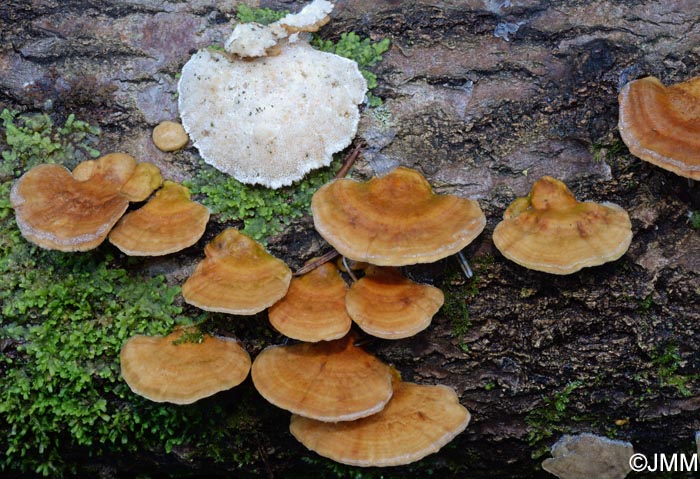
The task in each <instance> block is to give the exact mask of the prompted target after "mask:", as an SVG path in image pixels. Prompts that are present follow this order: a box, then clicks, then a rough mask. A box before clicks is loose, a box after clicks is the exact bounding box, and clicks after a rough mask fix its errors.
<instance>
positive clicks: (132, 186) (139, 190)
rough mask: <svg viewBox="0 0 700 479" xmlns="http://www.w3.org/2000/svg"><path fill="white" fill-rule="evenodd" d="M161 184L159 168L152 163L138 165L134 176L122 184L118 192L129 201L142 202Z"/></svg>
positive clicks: (161, 178)
mask: <svg viewBox="0 0 700 479" xmlns="http://www.w3.org/2000/svg"><path fill="white" fill-rule="evenodd" d="M162 184H163V177H162V176H161V174H160V168H158V167H157V166H156V165H154V164H153V163H145V162H144V163H139V164H138V165H136V169H134V174H133V175H131V178H129V180H128V181H127V182H126V183H124V185H123V186H122V187H121V189H120V190H119V192H120V193H121V194H123V195H124V196H126V197H127V198H129V201H135V202H136V201H143V200H145V199H146V198H148V197H149V196H151V193H153V192H154V191H155V190H157V189H158V188H159V187H160V185H162Z"/></svg>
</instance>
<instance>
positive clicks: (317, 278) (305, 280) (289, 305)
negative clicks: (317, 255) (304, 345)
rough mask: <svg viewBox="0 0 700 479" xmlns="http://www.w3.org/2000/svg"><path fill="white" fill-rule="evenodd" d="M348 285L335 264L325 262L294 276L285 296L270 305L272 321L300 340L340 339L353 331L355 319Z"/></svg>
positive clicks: (269, 312)
mask: <svg viewBox="0 0 700 479" xmlns="http://www.w3.org/2000/svg"><path fill="white" fill-rule="evenodd" d="M347 291H348V286H347V284H345V281H343V278H342V277H341V276H340V274H339V272H338V268H336V266H335V265H334V264H333V263H324V264H322V265H321V266H319V267H318V268H316V269H314V270H312V271H310V272H309V273H306V274H305V275H303V276H300V277H298V278H294V279H292V282H291V283H290V285H289V290H288V291H287V294H286V296H285V297H284V298H282V299H281V300H280V301H278V302H277V303H275V304H274V305H272V306H271V307H270V310H269V311H268V316H269V318H270V324H272V326H273V327H274V328H275V329H276V330H277V331H279V332H280V333H282V334H284V335H285V336H288V337H290V338H293V339H298V340H300V341H309V342H317V341H330V340H333V339H340V338H342V337H343V336H345V335H346V334H347V333H348V331H350V326H351V325H352V320H351V319H350V316H348V313H347V312H346V311H345V295H346V293H347Z"/></svg>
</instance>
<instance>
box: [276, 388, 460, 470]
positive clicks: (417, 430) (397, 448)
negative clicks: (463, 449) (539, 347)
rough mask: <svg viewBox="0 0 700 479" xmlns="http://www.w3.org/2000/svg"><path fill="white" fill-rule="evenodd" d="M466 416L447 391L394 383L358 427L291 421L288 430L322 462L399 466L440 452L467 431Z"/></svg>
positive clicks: (302, 419) (354, 423)
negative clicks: (383, 400) (386, 399)
mask: <svg viewBox="0 0 700 479" xmlns="http://www.w3.org/2000/svg"><path fill="white" fill-rule="evenodd" d="M469 419H470V414H469V411H467V409H466V408H465V407H464V406H462V405H461V404H460V403H459V399H458V398H457V395H456V394H455V392H454V391H453V390H452V389H450V388H449V387H447V386H442V385H437V386H422V385H418V384H413V383H405V382H401V381H396V382H395V383H394V395H393V396H392V398H391V401H389V403H388V404H387V405H386V407H385V408H384V409H383V410H382V411H380V412H378V413H377V414H374V415H372V416H369V417H365V418H362V419H358V420H357V421H349V422H338V423H329V422H321V421H316V420H314V419H309V418H306V417H303V416H301V415H296V414H294V415H292V419H291V423H290V426H289V429H290V431H291V433H292V435H293V436H294V437H295V438H296V439H297V440H298V441H299V442H301V443H302V444H304V446H306V447H307V448H309V449H311V450H312V451H315V452H317V453H318V454H320V455H321V456H324V457H327V458H329V459H332V460H334V461H336V462H340V463H343V464H349V465H352V466H362V467H370V466H379V467H383V466H398V465H402V464H408V463H411V462H414V461H417V460H419V459H421V458H423V457H425V456H427V455H428V454H432V453H434V452H437V451H438V450H440V448H441V447H443V446H444V445H445V444H447V443H448V442H450V441H451V440H452V439H453V438H454V437H455V436H457V435H458V434H459V433H461V432H462V431H464V429H466V427H467V425H468V424H469Z"/></svg>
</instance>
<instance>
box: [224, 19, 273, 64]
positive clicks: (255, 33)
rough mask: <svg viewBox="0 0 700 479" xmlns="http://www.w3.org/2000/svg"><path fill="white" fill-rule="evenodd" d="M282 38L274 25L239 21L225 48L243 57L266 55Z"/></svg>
mask: <svg viewBox="0 0 700 479" xmlns="http://www.w3.org/2000/svg"><path fill="white" fill-rule="evenodd" d="M284 34H286V32H285V33H284ZM280 39H281V37H280V35H279V34H278V33H276V31H275V29H273V28H272V27H269V26H266V25H261V24H259V23H255V22H250V23H239V24H238V25H236V26H235V27H234V28H233V33H231V35H230V36H229V37H228V39H227V40H226V42H225V43H224V50H226V51H227V52H228V53H232V54H234V55H238V56H239V57H241V58H254V57H264V56H267V55H269V54H270V51H271V49H272V48H274V47H276V46H277V43H278V42H279V41H280Z"/></svg>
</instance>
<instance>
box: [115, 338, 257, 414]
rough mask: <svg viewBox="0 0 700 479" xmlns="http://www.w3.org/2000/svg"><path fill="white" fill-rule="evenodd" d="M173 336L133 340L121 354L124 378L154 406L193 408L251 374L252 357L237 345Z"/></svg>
mask: <svg viewBox="0 0 700 479" xmlns="http://www.w3.org/2000/svg"><path fill="white" fill-rule="evenodd" d="M183 334H184V331H182V330H178V331H175V332H173V333H171V334H169V335H168V336H141V335H139V336H133V337H131V338H129V340H128V341H127V342H126V343H124V345H123V346H122V349H121V353H120V356H119V357H120V361H121V372H122V377H123V378H124V380H125V381H126V382H127V384H128V385H129V387H130V388H131V390H132V391H133V392H134V393H136V394H138V395H140V396H143V397H145V398H147V399H150V400H151V401H155V402H170V403H174V404H190V403H193V402H195V401H198V400H200V399H202V398H205V397H208V396H211V395H212V394H215V393H217V392H219V391H225V390H227V389H231V388H232V387H234V386H237V385H239V384H240V383H242V382H243V380H244V379H245V378H246V377H247V376H248V372H249V371H250V364H251V362H250V356H249V355H248V353H247V352H246V350H245V349H243V347H242V346H241V345H240V343H239V342H238V341H236V340H233V339H230V338H221V337H213V336H208V335H204V336H203V339H202V340H201V341H200V342H187V341H179V340H180V339H181V337H182V335H183Z"/></svg>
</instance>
